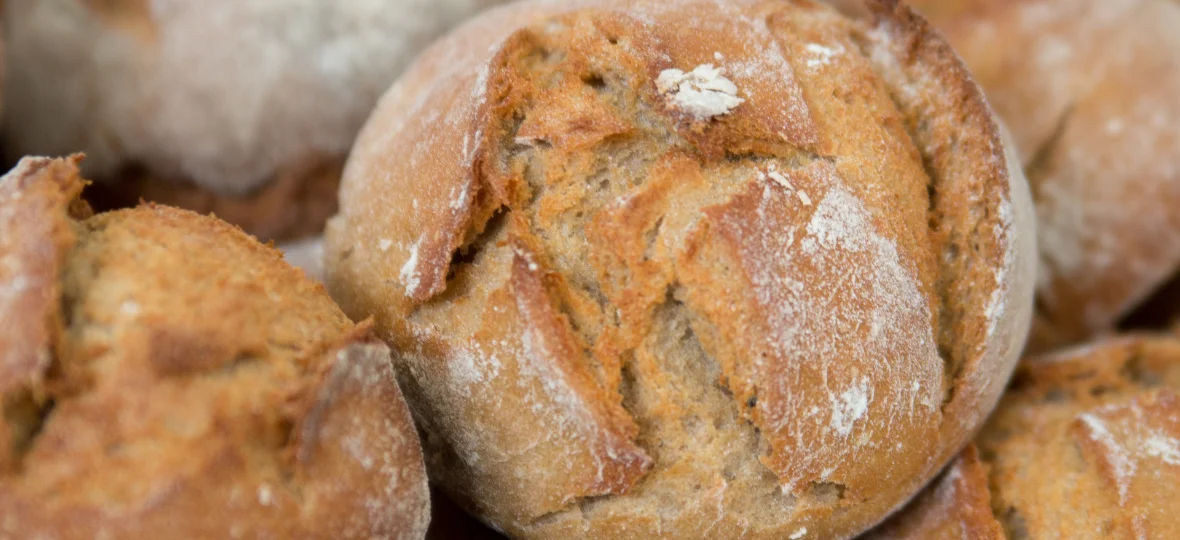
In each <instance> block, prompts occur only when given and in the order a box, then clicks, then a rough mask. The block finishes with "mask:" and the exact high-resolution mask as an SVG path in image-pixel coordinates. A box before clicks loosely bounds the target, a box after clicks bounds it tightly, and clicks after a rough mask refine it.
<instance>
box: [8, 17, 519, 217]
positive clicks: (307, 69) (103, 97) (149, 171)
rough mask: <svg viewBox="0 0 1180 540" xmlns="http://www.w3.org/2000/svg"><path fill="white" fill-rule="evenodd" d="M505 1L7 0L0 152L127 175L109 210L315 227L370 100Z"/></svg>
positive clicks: (106, 176) (98, 174) (102, 176)
mask: <svg viewBox="0 0 1180 540" xmlns="http://www.w3.org/2000/svg"><path fill="white" fill-rule="evenodd" d="M503 1H505V0H393V1H378V0H279V1H273V0H272V1H257V0H252V1H245V2H243V1H238V0H204V1H200V2H194V1H190V0H154V1H148V0H125V1H118V2H111V1H107V2H93V1H86V0H35V1H34V0H13V1H9V2H6V3H5V5H4V19H5V20H4V22H5V26H6V30H7V33H8V38H9V43H10V46H9V48H8V50H7V54H8V59H9V66H10V77H9V83H10V86H9V89H8V92H7V93H6V96H5V102H6V106H5V108H6V109H7V110H8V111H9V112H11V113H12V114H10V115H8V117H7V118H6V119H5V133H6V135H7V141H6V143H7V146H6V148H5V150H6V152H7V155H8V157H9V159H15V157H16V156H21V155H26V154H40V155H44V154H49V155H64V154H69V153H71V152H78V151H85V152H86V153H87V160H86V163H85V165H84V168H85V172H86V173H87V174H88V175H90V176H93V177H95V178H97V179H98V180H99V181H102V182H107V181H114V180H121V181H122V182H123V184H124V185H122V186H121V187H119V188H118V189H116V190H114V191H113V192H112V193H109V194H108V195H107V197H105V198H106V199H113V200H114V202H116V203H123V204H126V203H130V204H131V205H134V204H135V203H136V202H137V200H138V198H139V197H144V198H145V199H147V200H154V201H161V202H167V203H173V204H179V205H184V206H185V207H186V208H192V209H194V210H197V211H212V212H216V213H217V214H218V215H219V216H224V217H227V218H229V219H230V220H231V221H232V222H234V223H240V224H242V225H243V226H245V227H247V231H248V232H250V233H253V234H257V235H259V236H260V237H262V238H264V239H269V238H280V237H293V236H297V235H299V234H303V233H307V232H308V231H309V230H310V231H314V232H316V233H318V232H319V231H320V230H321V229H322V225H323V221H324V220H325V219H327V218H328V217H329V216H331V215H332V214H333V213H334V212H335V205H334V204H333V201H334V199H335V197H334V195H335V191H336V186H337V184H338V182H339V169H340V167H341V164H342V162H343V158H344V155H345V154H346V153H347V151H348V148H349V146H350V145H351V144H352V141H353V139H354V138H355V136H356V133H357V131H358V130H359V129H360V127H361V125H362V123H363V122H364V120H365V117H366V116H367V115H368V114H369V111H370V110H371V109H372V108H373V105H374V104H375V103H376V101H377V98H378V97H379V96H380V95H381V93H382V92H383V91H385V89H387V88H388V87H389V84H390V83H391V82H393V80H394V78H395V77H396V76H397V75H398V74H399V73H400V72H401V71H402V70H403V69H404V68H405V66H406V64H407V63H408V62H409V61H410V60H411V59H412V58H413V57H414V56H415V55H416V54H417V53H418V52H419V51H420V50H421V49H422V48H424V47H425V46H426V45H427V44H429V43H430V41H431V40H433V39H434V38H435V37H436V36H438V35H439V34H440V33H442V32H443V31H444V30H446V29H447V28H449V27H450V26H452V25H453V24H455V23H457V22H458V21H459V20H461V19H462V18H463V17H465V16H468V15H470V14H472V13H474V12H476V11H478V10H479V9H482V8H484V7H486V6H489V5H493V4H496V3H500V2H503ZM100 202H101V201H100ZM309 224H310V225H309Z"/></svg>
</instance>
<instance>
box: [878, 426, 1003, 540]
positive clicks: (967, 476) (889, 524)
mask: <svg viewBox="0 0 1180 540" xmlns="http://www.w3.org/2000/svg"><path fill="white" fill-rule="evenodd" d="M934 538H963V539H965V540H1004V539H1005V538H1007V536H1005V535H1004V528H1003V526H1002V525H1000V521H999V520H997V519H996V516H995V514H994V513H993V512H992V505H991V492H990V491H988V479H987V468H986V466H985V465H984V464H983V462H981V461H980V459H979V450H978V449H977V448H976V447H975V445H971V446H968V447H967V449H966V450H964V451H963V453H961V454H959V457H957V458H955V460H954V461H952V462H951V464H950V465H949V466H947V469H946V471H943V473H942V475H941V476H939V477H938V479H937V480H935V481H934V483H933V484H931V485H930V486H928V487H927V488H926V489H925V490H923V491H922V493H921V494H920V495H918V496H917V497H915V498H914V500H913V501H910V504H909V505H908V506H906V508H905V509H904V510H902V511H901V512H900V513H898V514H897V515H895V516H893V517H891V518H889V520H888V521H886V522H885V523H883V524H882V525H881V526H880V527H877V528H876V529H873V530H872V531H870V532H869V533H868V534H865V535H864V536H863V537H862V540H891V539H898V540H901V539H907V540H923V539H934Z"/></svg>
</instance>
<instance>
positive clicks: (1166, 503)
mask: <svg viewBox="0 0 1180 540" xmlns="http://www.w3.org/2000/svg"><path fill="white" fill-rule="evenodd" d="M1178 391H1180V340H1177V339H1176V338H1175V337H1172V336H1147V335H1138V336H1124V337H1118V338H1111V339H1107V340H1105V341H1102V342H1099V343H1095V344H1092V345H1087V346H1083V347H1078V348H1075V349H1072V350H1067V351H1063V352H1059V353H1055V354H1053V355H1049V356H1040V357H1032V358H1031V359H1029V360H1027V361H1026V362H1025V363H1024V365H1022V366H1021V368H1020V369H1019V370H1018V372H1017V375H1016V378H1015V381H1014V383H1013V387H1012V389H1011V391H1010V392H1009V393H1007V394H1005V396H1004V399H1003V401H1001V403H1000V406H999V408H998V409H997V410H996V414H995V416H994V417H993V418H992V419H990V420H989V421H988V424H987V426H986V427H985V428H984V430H983V431H982V433H981V434H980V437H979V438H978V440H977V441H976V445H977V446H978V447H979V457H980V461H981V462H982V463H978V464H973V463H972V462H973V461H974V460H975V458H974V457H973V456H972V452H970V451H969V452H968V453H965V454H964V455H963V456H962V457H960V458H959V460H958V462H957V464H956V465H955V466H954V467H953V468H952V469H951V470H950V471H949V472H948V473H947V474H945V475H944V477H943V479H942V480H941V481H939V482H938V483H936V484H935V485H934V486H933V487H931V488H930V489H928V490H927V491H926V492H924V494H923V495H922V496H920V497H919V498H918V499H917V500H916V501H915V504H914V505H912V506H911V507H909V508H907V509H906V510H904V511H903V512H902V513H901V514H899V515H898V516H897V517H895V518H893V519H891V520H890V522H889V524H888V525H887V526H886V527H885V528H882V529H880V530H879V531H878V532H877V533H876V534H877V536H876V537H877V538H928V537H931V536H923V535H922V534H921V532H924V531H935V530H938V531H951V530H958V531H963V532H965V533H967V534H968V535H967V536H964V537H965V538H966V537H970V538H977V537H978V538H994V537H996V536H995V534H994V533H992V532H991V531H992V530H993V529H995V528H996V527H1002V529H1003V533H1004V535H1005V536H1006V537H1007V538H1012V539H1014V540H1023V539H1027V538H1174V537H1176V535H1177V534H1180V519H1178V518H1177V516H1176V513H1175V509H1176V508H1177V505H1178V504H1180V489H1177V486H1178V485H1180V482H1178V481H1180V421H1178V419H1180V397H1178ZM989 501H990V503H989ZM972 535H974V536H972ZM943 536H951V535H943ZM943 536H938V537H940V538H941V537H943Z"/></svg>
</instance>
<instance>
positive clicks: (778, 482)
mask: <svg viewBox="0 0 1180 540" xmlns="http://www.w3.org/2000/svg"><path fill="white" fill-rule="evenodd" d="M868 5H869V6H870V7H871V9H872V10H873V13H874V14H875V19H873V20H872V21H871V22H858V21H853V20H850V19H847V18H844V17H842V16H840V15H839V14H837V13H835V12H834V11H831V10H830V9H828V8H826V7H824V6H822V5H820V4H818V3H815V2H805V1H800V2H782V1H773V0H767V1H755V0H750V1H739V2H732V3H727V4H724V5H719V4H717V3H712V2H704V1H695V0H683V1H678V2H673V3H668V2H639V3H634V2H623V1H618V2H616V1H613V0H605V1H585V2H574V3H572V4H571V3H570V2H546V1H534V2H525V3H523V4H521V5H517V6H513V7H510V8H504V9H500V10H496V11H493V12H490V13H488V14H486V15H485V16H483V17H480V18H478V19H476V20H474V21H472V22H471V23H469V24H468V25H467V26H465V27H463V28H462V29H460V30H458V31H456V32H455V33H453V34H452V35H450V36H449V37H448V38H446V39H444V40H443V41H441V42H440V43H439V44H437V45H436V46H435V47H433V48H432V49H430V50H429V51H428V52H427V53H426V54H425V55H424V56H423V57H422V58H421V59H420V60H419V61H418V63H417V64H416V65H415V66H414V67H413V68H412V69H411V70H410V71H409V72H407V74H406V76H405V77H403V78H402V79H401V80H400V81H399V82H398V83H397V84H395V85H394V87H393V88H391V89H390V91H389V92H388V93H387V94H386V95H385V96H384V97H383V98H382V101H381V104H380V105H379V106H378V109H377V110H376V111H375V112H374V115H373V117H372V118H371V119H370V121H369V123H368V125H367V126H366V128H365V129H364V130H363V132H362V135H361V137H360V139H359V140H358V144H357V146H356V148H355V150H354V153H353V155H352V156H351V158H350V160H349V162H348V164H347V166H346V169H345V178H344V181H343V186H342V192H341V196H342V200H341V213H340V215H339V216H337V217H336V218H334V219H333V221H332V222H331V223H330V224H329V228H328V233H327V236H326V246H325V248H326V266H327V268H326V271H327V282H328V284H329V287H330V289H331V291H332V293H333V295H334V296H335V297H336V298H337V299H338V300H339V301H340V302H341V304H342V305H343V306H344V307H345V309H346V311H348V312H349V313H350V314H351V315H353V316H361V317H367V316H373V317H374V318H375V321H376V328H377V330H378V332H380V333H381V335H382V337H384V338H385V339H387V340H388V341H389V342H390V343H391V344H392V345H393V346H394V347H395V348H396V349H397V350H399V351H402V353H401V354H399V358H398V359H397V362H396V364H397V366H398V368H399V377H400V380H401V381H402V383H403V388H404V389H405V391H406V393H407V397H408V399H409V400H410V402H411V407H412V409H413V410H414V412H415V415H416V418H417V419H419V421H420V425H421V428H422V430H423V436H424V438H425V447H426V448H427V461H428V467H430V469H431V471H432V474H433V475H434V478H435V480H437V481H438V482H439V483H440V484H441V485H442V486H443V487H444V488H445V489H447V490H448V492H449V493H450V494H451V495H452V496H453V497H455V498H456V500H458V501H459V502H460V503H461V504H463V505H465V506H466V507H467V508H468V509H469V510H471V511H473V512H475V513H476V514H478V515H481V516H483V518H484V519H486V520H488V521H490V522H491V523H493V524H495V525H496V526H497V527H499V528H501V529H503V530H505V531H506V532H508V533H509V534H511V535H515V536H523V537H544V536H559V537H560V536H590V537H611V536H620V535H623V536H625V535H641V536H660V535H670V536H674V537H700V536H747V537H770V538H782V537H790V536H791V535H794V534H807V535H809V536H810V535H814V536H816V537H847V536H851V535H854V534H857V533H859V532H861V531H863V530H864V529H866V528H867V527H869V526H871V525H872V524H873V523H875V522H876V521H878V520H880V519H881V518H883V517H884V516H885V515H886V514H887V513H888V512H889V511H890V510H892V509H893V508H895V507H897V506H899V505H901V504H902V503H903V502H904V501H905V500H906V499H908V498H909V497H910V496H912V495H913V494H914V493H915V492H917V490H918V489H919V487H920V486H921V485H922V484H924V483H925V482H926V481H927V480H929V479H930V478H931V477H932V476H933V475H934V474H936V472H937V471H938V470H939V469H940V468H941V467H942V465H943V464H945V463H946V461H947V460H949V459H950V458H951V457H952V456H953V455H954V453H956V452H957V451H958V450H959V449H960V448H961V447H962V445H964V444H965V443H966V442H967V440H968V439H969V438H970V437H971V436H972V435H973V433H974V431H975V430H976V428H977V427H978V426H979V424H980V423H981V422H982V419H983V418H984V417H985V416H986V414H987V412H988V411H990V410H991V408H992V406H993V405H994V403H995V400H996V399H997V398H998V394H999V392H1000V390H1001V388H1002V387H1003V385H1004V383H1005V382H1006V381H1007V378H1008V375H1009V373H1010V370H1011V369H1012V367H1013V365H1014V364H1015V361H1016V359H1017V354H1018V351H1019V349H1020V347H1021V345H1022V344H1023V340H1024V332H1025V331H1026V327H1027V323H1028V319H1029V316H1030V315H1029V314H1030V312H1031V300H1030V299H1031V296H1032V295H1031V289H1032V276H1033V272H1032V267H1031V264H1032V260H1033V259H1032V252H1033V243H1032V238H1031V235H1028V234H1025V233H1023V231H1026V230H1028V227H1029V221H1030V220H1031V207H1030V205H1029V204H1028V194H1027V188H1026V186H1025V185H1024V181H1023V177H1022V176H1021V175H1020V174H1019V172H1015V173H1013V172H1012V171H1011V167H1010V166H1009V165H1010V156H1009V155H1007V154H1006V153H1005V147H1004V145H1003V144H1002V142H1001V133H1000V128H999V127H998V126H997V125H996V123H995V121H994V119H993V118H992V115H991V113H990V110H989V109H988V108H987V105H986V104H985V103H984V102H983V99H982V97H981V95H980V92H979V90H978V89H977V88H976V87H975V85H974V83H972V82H971V80H970V78H969V76H968V75H967V72H966V70H965V68H964V67H963V66H962V65H961V64H960V63H959V62H958V60H957V57H955V56H954V54H953V53H952V52H951V51H950V49H949V47H948V46H947V45H946V44H945V43H943V42H942V41H941V40H939V39H938V38H937V37H936V36H935V35H934V34H932V33H931V32H930V31H929V29H928V28H927V26H926V24H925V23H924V21H922V20H921V19H920V18H918V17H916V16H915V15H913V14H912V13H911V12H909V11H908V10H907V9H906V8H904V7H902V6H900V5H898V4H897V3H896V2H888V1H874V2H870V3H869V4H868ZM674 29H676V30H674ZM734 36H741V37H740V38H735V37H734ZM473 51H474V52H473ZM704 64H712V65H714V66H715V67H718V68H721V69H722V71H721V72H720V75H721V76H723V77H725V80H726V82H725V83H724V84H722V85H721V86H717V88H723V89H727V90H725V91H726V92H729V91H730V90H728V88H729V87H728V86H726V84H730V83H731V84H732V85H734V86H736V88H737V92H738V95H737V96H736V97H737V98H739V100H740V101H735V100H732V99H730V100H729V101H726V104H727V105H726V106H725V107H718V108H712V107H700V108H696V109H692V110H693V111H696V112H694V113H692V114H689V113H686V111H685V110H681V109H680V108H679V107H680V106H679V105H676V103H681V102H674V101H672V100H671V99H670V98H669V96H668V95H667V94H666V92H664V93H662V92H661V91H660V89H658V88H657V85H656V83H655V81H656V80H657V79H658V78H659V76H660V75H661V74H662V73H665V72H667V71H668V70H673V69H677V70H680V72H681V73H687V72H690V71H693V70H694V69H695V68H697V67H699V66H702V65H704ZM699 73H713V71H712V70H709V69H705V70H701V71H699ZM719 84H720V83H719ZM727 95H729V94H727ZM731 97H732V96H731ZM733 103H738V105H736V106H733ZM702 110H707V111H717V112H720V114H717V115H715V116H713V117H711V118H708V119H704V120H702V119H701V118H700V116H699V111H702ZM423 179H429V181H423ZM538 464H543V465H542V466H538ZM882 471H888V473H887V474H882ZM685 501H691V504H687V505H685V504H684V502H685Z"/></svg>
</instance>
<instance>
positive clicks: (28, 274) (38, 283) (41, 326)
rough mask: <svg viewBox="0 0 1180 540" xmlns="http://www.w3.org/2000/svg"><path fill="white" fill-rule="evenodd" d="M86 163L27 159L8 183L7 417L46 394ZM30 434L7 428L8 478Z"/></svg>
mask: <svg viewBox="0 0 1180 540" xmlns="http://www.w3.org/2000/svg"><path fill="white" fill-rule="evenodd" d="M79 159H80V158H79V157H73V158H70V160H69V161H68V162H66V161H60V160H59V161H55V160H50V159H26V160H23V161H21V163H20V164H19V165H17V167H16V168H15V169H13V170H12V171H11V172H10V173H8V174H7V175H5V176H4V177H3V178H0V230H2V231H4V234H3V235H2V236H0V254H2V258H0V262H2V263H3V264H0V283H2V284H3V285H0V287H2V288H0V327H2V328H6V329H7V330H5V331H4V332H0V355H2V357H0V398H2V400H3V405H4V409H5V410H8V409H10V408H15V407H16V406H17V404H16V402H17V401H23V400H27V399H30V398H31V396H30V395H29V394H31V393H34V392H35V393H37V394H43V393H44V389H43V388H42V385H43V384H44V372H45V370H46V369H47V368H48V367H49V362H50V360H51V359H52V358H53V355H54V354H55V352H56V351H55V350H54V346H55V344H56V343H57V341H58V339H59V338H60V335H61V332H62V325H63V323H64V321H63V320H62V315H61V311H60V308H59V304H60V302H61V285H60V284H59V282H58V276H59V275H60V274H61V272H62V270H63V267H64V265H65V259H66V256H67V253H68V251H69V249H70V246H71V245H72V244H73V242H74V231H73V229H72V228H71V226H70V223H71V218H72V217H85V216H84V215H76V214H83V213H85V212H86V211H88V210H87V209H85V208H83V207H80V206H78V205H77V204H75V199H76V198H77V196H78V194H79V193H81V191H82V187H83V182H82V181H81V180H80V179H79V178H78V177H77V175H76V174H74V171H75V165H74V164H75V163H76V162H77V161H78V160H79ZM71 210H73V212H71ZM72 213H73V214H75V215H74V216H72V215H71V214H72ZM30 238H35V239H41V241H29V239H30ZM28 435H29V434H27V433H20V432H14V431H13V427H12V426H11V425H10V424H9V423H8V422H3V423H0V443H3V444H0V471H2V472H4V473H7V472H8V471H9V470H10V469H12V468H14V467H16V466H17V465H18V463H17V462H16V460H17V456H16V453H17V452H18V446H20V445H23V444H25V440H24V439H25V438H26V437H28Z"/></svg>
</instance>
